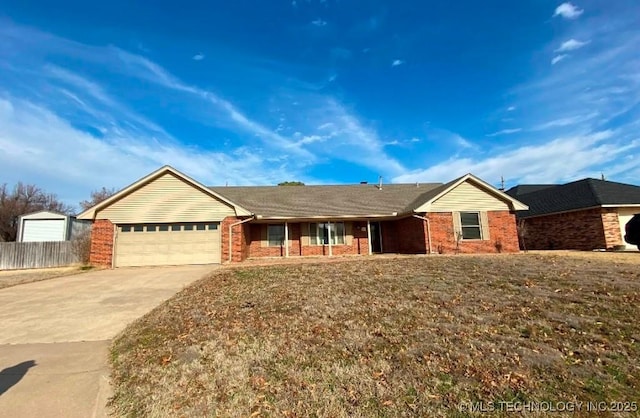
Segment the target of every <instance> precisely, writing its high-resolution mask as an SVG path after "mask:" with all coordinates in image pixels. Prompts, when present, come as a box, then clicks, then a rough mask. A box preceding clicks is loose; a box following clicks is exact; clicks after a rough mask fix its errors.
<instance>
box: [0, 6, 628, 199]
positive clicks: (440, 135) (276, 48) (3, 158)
mask: <svg viewBox="0 0 640 418" xmlns="http://www.w3.org/2000/svg"><path fill="white" fill-rule="evenodd" d="M132 3H135V4H133V5H132ZM639 16H640V3H638V2H637V1H636V0H616V1H613V2H605V1H593V0H586V1H583V0H576V1H574V2H572V3H562V2H561V1H547V0H522V1H511V2H507V1H484V2H478V1H456V2H444V1H442V2H425V1H400V2H399V1H395V2H391V1H376V0H370V1H356V0H354V1H347V0H340V1H338V0H322V1H321V0H295V1H290V0H289V1H279V0H272V1H269V2H261V1H260V2H259V1H247V0H239V1H235V2H229V1H224V2H223V1H209V2H204V1H202V2H191V1H182V2H167V1H159V2H154V3H153V5H152V3H151V2H129V1H127V2H124V1H121V0H112V1H110V2H87V1H64V0H61V1H59V2H44V1H41V2H37V1H30V0H21V1H19V2H16V1H9V2H7V1H4V0H0V182H7V183H9V184H12V183H15V182H17V181H24V182H29V183H34V184H37V185H39V186H41V187H43V188H45V189H46V190H47V191H49V192H53V193H57V194H58V195H59V196H60V197H61V198H62V199H64V200H65V201H68V202H70V203H75V202H77V201H79V200H81V199H84V198H86V197H87V196H88V194H89V192H90V191H91V190H93V189H97V188H100V187H102V186H106V187H118V188H120V187H123V186H125V185H127V184H129V183H131V182H133V181H135V180H137V179H138V178H139V177H141V176H143V175H145V174H147V173H149V172H151V171H153V170H155V169H157V168H159V167H160V166H162V165H164V164H170V165H172V166H174V167H175V168H177V169H179V170H181V171H183V172H185V173H187V174H189V175H191V176H192V177H194V178H196V179H198V180H200V181H202V182H203V183H205V184H209V185H224V184H229V185H245V184H275V183H277V182H280V181H285V180H300V181H304V182H307V183H312V184H315V183H354V182H359V181H363V180H368V181H370V182H375V181H377V179H378V176H379V175H381V176H383V178H384V181H386V182H416V181H420V182H424V181H443V182H445V181H449V180H451V179H453V178H454V177H457V176H459V175H462V174H465V173H467V172H472V173H474V174H476V175H478V176H480V177H482V178H483V179H485V180H486V181H488V182H490V183H492V184H494V185H498V184H499V182H500V177H501V176H504V178H505V181H506V182H507V185H508V186H509V185H514V184H518V183H548V182H564V181H570V180H574V179H578V178H583V177H587V176H589V177H599V176H600V173H601V172H603V173H604V174H605V176H606V177H607V178H608V179H611V180H617V181H623V182H630V183H636V184H638V183H640V181H638V178H639V177H640V161H639V160H638V158H637V157H638V154H639V151H640V104H639V102H640V53H639V52H638V45H640V18H639Z"/></svg>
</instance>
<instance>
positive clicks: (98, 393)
mask: <svg viewBox="0 0 640 418" xmlns="http://www.w3.org/2000/svg"><path fill="white" fill-rule="evenodd" d="M110 343H111V341H109V340H105V341H91V342H72V343H51V344H18V345H3V346H0V358H1V360H0V361H1V363H2V367H3V368H4V369H3V370H0V415H2V416H6V417H67V418H75V417H77V418H87V417H105V416H107V415H106V408H105V405H106V402H107V400H108V399H109V397H110V396H111V389H110V387H109V367H108V364H107V359H108V354H109V344H110Z"/></svg>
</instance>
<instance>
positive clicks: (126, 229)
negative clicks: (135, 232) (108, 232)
mask: <svg viewBox="0 0 640 418" xmlns="http://www.w3.org/2000/svg"><path fill="white" fill-rule="evenodd" d="M120 231H122V232H131V225H122V226H121V227H120Z"/></svg>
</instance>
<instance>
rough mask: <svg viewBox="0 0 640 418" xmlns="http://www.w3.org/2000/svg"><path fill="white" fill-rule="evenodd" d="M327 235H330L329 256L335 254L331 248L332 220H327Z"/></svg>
mask: <svg viewBox="0 0 640 418" xmlns="http://www.w3.org/2000/svg"><path fill="white" fill-rule="evenodd" d="M327 236H328V237H329V257H331V256H332V255H333V249H332V248H331V222H327Z"/></svg>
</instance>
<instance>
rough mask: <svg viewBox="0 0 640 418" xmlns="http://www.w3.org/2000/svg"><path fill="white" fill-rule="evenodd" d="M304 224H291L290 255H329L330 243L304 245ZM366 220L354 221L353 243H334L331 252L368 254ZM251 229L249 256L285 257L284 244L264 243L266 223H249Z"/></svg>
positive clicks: (337, 253)
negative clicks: (268, 244)
mask: <svg viewBox="0 0 640 418" xmlns="http://www.w3.org/2000/svg"><path fill="white" fill-rule="evenodd" d="M302 225H303V224H301V223H290V224H288V226H289V256H290V257H300V256H328V255H329V246H328V245H302V239H301V236H302ZM366 226H367V224H366V222H353V223H352V227H351V228H352V229H351V230H352V235H353V239H352V241H351V244H350V245H348V244H344V245H332V246H331V253H332V254H333V255H357V254H368V253H369V244H368V241H367V231H366V229H365V231H362V230H361V229H362V227H366ZM247 227H248V228H249V229H250V232H249V237H250V239H249V243H248V250H249V257H252V258H254V257H256V258H259V257H284V256H285V253H286V251H285V247H284V245H281V246H277V247H269V246H266V245H264V244H263V240H266V231H265V228H266V227H267V226H266V224H252V225H247Z"/></svg>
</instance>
